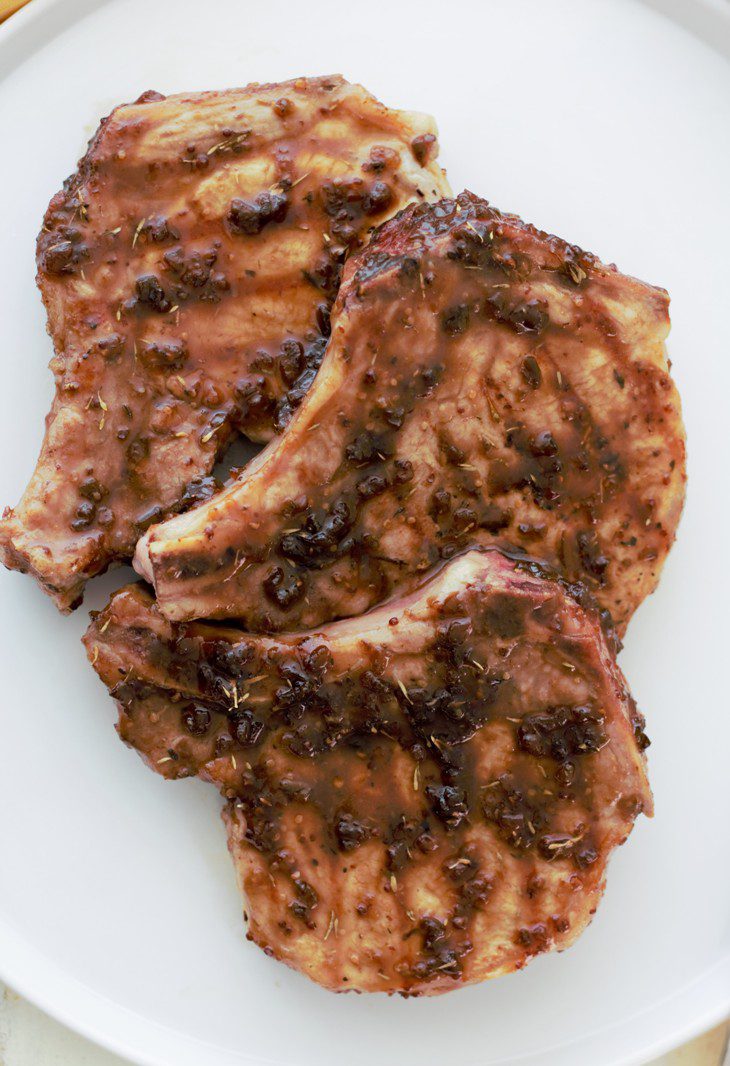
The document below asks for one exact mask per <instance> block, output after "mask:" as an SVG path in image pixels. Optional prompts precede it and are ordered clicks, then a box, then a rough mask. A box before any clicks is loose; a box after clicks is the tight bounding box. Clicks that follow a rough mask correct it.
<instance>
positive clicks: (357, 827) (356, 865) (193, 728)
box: [86, 552, 650, 994]
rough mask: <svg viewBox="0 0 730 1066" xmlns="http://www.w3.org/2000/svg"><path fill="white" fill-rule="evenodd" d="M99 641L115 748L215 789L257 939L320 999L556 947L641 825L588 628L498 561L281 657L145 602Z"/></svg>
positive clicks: (586, 619) (472, 562) (292, 640)
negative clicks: (425, 888)
mask: <svg viewBox="0 0 730 1066" xmlns="http://www.w3.org/2000/svg"><path fill="white" fill-rule="evenodd" d="M348 625H349V628H348ZM416 625H418V626H420V628H419V629H418V630H416V629H415V628H414V627H415V626H416ZM416 632H417V634H418V635H417V636H415V637H411V636H410V634H411V633H416ZM86 644H87V648H88V651H89V655H90V658H91V661H92V663H94V665H95V667H96V669H97V670H98V672H99V673H100V675H101V677H102V678H103V680H104V681H105V683H106V684H107V685H108V686H109V688H110V690H111V692H112V695H113V696H114V697H115V698H116V700H117V701H118V704H119V706H120V709H121V714H120V724H119V729H120V733H121V735H122V737H123V738H124V739H125V740H126V741H127V742H128V743H130V744H132V745H133V746H135V747H136V748H138V750H140V752H141V753H142V754H143V755H144V756H145V758H146V759H147V761H148V762H149V763H150V765H151V766H152V768H153V769H155V770H156V771H157V772H159V773H162V774H164V775H165V776H167V777H173V778H177V777H186V776H189V775H191V774H200V775H201V776H203V777H205V778H207V779H210V780H212V781H213V782H215V783H216V784H217V785H218V787H219V788H220V789H221V791H222V793H223V795H224V797H225V798H226V800H227V804H228V808H227V811H228V813H227V819H228V822H229V831H230V832H231V834H232V848H233V851H234V855H235V857H236V859H237V863H238V864H239V876H240V877H241V879H242V884H243V888H244V891H245V893H246V895H247V897H248V904H247V906H248V907H249V908H250V913H251V920H252V926H251V929H252V935H253V936H254V938H255V939H256V940H257V942H259V943H260V944H262V946H264V948H265V949H268V950H270V952H271V953H273V954H276V955H277V956H279V957H282V958H284V959H286V960H287V961H289V962H290V963H291V964H292V965H294V966H296V967H297V968H300V969H303V970H304V971H305V972H307V973H309V975H310V976H312V977H314V978H315V980H318V981H320V982H321V983H323V984H325V985H327V986H328V987H333V988H337V989H346V988H348V987H355V988H362V989H366V990H367V989H382V990H387V991H395V990H397V991H401V992H404V993H408V994H417V993H422V992H426V993H428V992H433V991H442V990H446V989H448V988H449V987H453V986H454V985H455V984H457V983H464V982H467V981H473V980H479V979H481V978H483V977H485V976H489V975H490V974H493V973H495V972H502V971H504V970H507V969H513V968H515V967H518V966H521V965H524V962H525V961H526V960H527V959H528V958H530V957H531V956H532V955H534V954H536V953H538V952H540V951H544V950H547V949H548V948H550V947H555V946H558V947H559V946H565V945H566V944H567V943H568V942H570V940H572V939H573V937H574V936H576V935H577V933H578V932H579V931H580V929H581V928H582V926H583V924H585V922H586V921H587V920H588V918H589V915H590V913H592V910H593V909H594V908H595V904H596V900H597V897H598V894H599V893H600V885H601V882H602V877H603V870H604V866H605V861H606V859H607V857H608V853H609V851H610V850H611V848H612V847H613V846H614V845H615V844H617V843H619V842H621V841H622V840H623V839H624V838H625V837H626V835H627V834H628V832H629V829H630V826H631V822H632V820H633V818H634V817H635V816H636V814H638V813H639V811H640V810H642V809H644V808H647V809H650V795H649V792H648V788H647V786H646V782H645V779H644V776H643V767H642V759H641V756H640V754H639V748H638V746H637V744H636V741H635V740H634V737H633V735H632V724H631V714H632V704H631V701H630V697H629V695H628V693H627V691H626V689H625V684H624V682H623V679H622V678H621V675H620V673H619V671H618V668H617V667H616V665H615V662H614V661H613V660H612V657H611V654H610V652H609V649H608V646H607V645H606V643H605V640H604V638H603V637H602V635H601V630H600V627H599V625H598V622H597V619H596V617H595V616H594V615H593V614H591V613H587V612H585V611H584V610H583V609H582V608H580V607H579V606H578V605H577V604H576V603H575V602H574V601H573V600H571V599H570V598H569V597H568V596H567V594H566V593H565V592H564V591H563V589H562V588H561V586H560V585H559V584H557V583H552V582H549V581H547V580H545V579H544V578H540V577H535V576H533V575H531V574H526V573H523V572H521V571H520V570H519V569H518V568H517V566H516V564H515V563H514V562H513V561H512V560H509V559H507V558H506V557H504V556H502V555H499V554H497V553H494V552H486V553H484V554H479V553H470V554H468V555H467V556H464V557H461V558H459V559H457V560H454V561H453V562H452V563H450V564H448V565H447V566H445V567H443V568H442V569H441V571H440V572H439V573H438V574H437V575H435V576H432V577H431V578H430V579H429V580H428V581H427V582H426V583H425V584H424V585H423V586H422V587H421V589H420V590H419V591H418V592H417V593H415V594H414V595H413V597H411V599H410V600H409V601H407V602H393V603H392V604H391V605H386V607H384V608H381V609H379V610H378V611H377V612H373V613H372V614H371V615H366V616H364V617H363V618H362V619H360V620H358V625H357V626H356V627H355V626H354V625H351V624H348V623H344V624H339V625H338V624H335V625H333V626H330V627H325V629H323V630H322V631H321V632H319V633H312V634H311V635H303V636H300V637H286V638H281V639H279V640H276V639H271V638H266V637H255V636H251V635H249V634H243V633H237V632H236V631H235V630H231V629H226V628H222V627H218V628H216V627H215V626H213V625H210V624H207V625H202V624H191V625H187V626H177V627H171V626H170V625H169V624H168V623H166V622H164V620H163V619H162V617H161V616H160V615H159V613H158V612H157V611H156V610H155V608H154V606H153V605H152V601H151V599H150V597H149V596H148V594H147V593H145V592H144V591H142V589H141V587H140V586H137V587H131V588H129V589H127V590H122V592H121V593H119V594H117V596H116V597H115V598H113V599H112V602H111V604H110V605H109V607H107V609H106V610H105V611H104V612H102V614H101V615H99V616H98V617H97V618H96V619H95V621H94V622H93V624H92V627H91V629H90V631H89V633H88V635H87V637H86ZM297 825H300V826H301V828H300V829H299V830H297V829H296V826H297ZM292 827H294V829H293V831H292ZM349 875H351V876H349ZM425 884H428V885H429V886H430V888H429V892H430V893H431V896H430V897H429V898H430V899H431V903H430V904H429V905H426V904H425V903H424V902H421V903H419V902H418V900H419V899H420V897H419V891H420V889H419V886H421V885H425ZM272 886H274V887H273V888H272ZM434 894H435V896H434ZM384 912H387V915H388V917H387V921H386V925H387V931H386V930H385V929H383V927H382V926H381V924H380V921H381V918H382V916H383V914H384ZM334 918H337V921H338V928H339V934H338V935H339V937H340V938H344V939H343V942H342V943H340V942H339V941H337V940H336V939H335V940H334V941H333V943H332V944H329V942H328V944H327V946H326V948H322V945H323V943H324V941H323V938H324V940H327V936H326V933H327V929H328V926H330V925H331V923H332V922H333V921H334ZM363 938H364V939H365V941H367V942H368V946H367V947H365V946H363ZM505 938H506V940H505ZM371 940H372V941H373V943H370V941H371ZM505 944H506V946H505ZM500 945H501V946H500ZM320 949H322V950H323V951H324V956H323V957H321V958H320ZM353 955H354V956H357V958H358V960H359V961H358V962H357V963H353V962H352V956H353Z"/></svg>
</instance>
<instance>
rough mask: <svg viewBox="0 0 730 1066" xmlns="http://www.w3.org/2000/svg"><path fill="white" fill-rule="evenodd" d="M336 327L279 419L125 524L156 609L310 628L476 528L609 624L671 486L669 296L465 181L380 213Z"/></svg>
mask: <svg viewBox="0 0 730 1066" xmlns="http://www.w3.org/2000/svg"><path fill="white" fill-rule="evenodd" d="M332 323H333V329H332V336H331V339H330V341H329V345H328V349H327V353H326V356H325V360H324V363H323V365H322V369H321V370H320V372H319V375H318V377H317V380H316V383H315V385H314V388H313V389H312V390H311V391H310V393H309V395H308V396H307V399H306V402H305V403H304V404H303V406H302V407H301V408H300V410H299V412H298V413H297V415H296V417H295V418H294V419H293V420H292V422H291V424H290V425H289V427H288V429H287V431H286V433H285V434H284V435H283V436H282V437H281V438H279V439H278V440H277V441H275V442H274V443H273V444H272V445H270V446H269V447H268V449H266V450H265V451H264V452H262V453H261V454H260V455H259V456H258V457H257V458H256V459H255V460H254V461H253V463H252V464H251V465H250V466H249V467H248V468H246V469H245V470H244V472H243V474H242V475H241V477H240V478H239V479H238V480H237V481H236V482H234V483H233V484H232V485H230V486H229V487H228V488H227V489H226V490H225V491H224V492H222V493H221V494H220V495H218V496H216V497H214V498H213V499H211V500H210V501H209V502H207V503H205V504H203V505H201V506H200V507H198V508H196V509H194V510H192V511H190V512H188V513H187V514H185V515H182V516H181V517H178V518H173V519H171V520H170V521H169V522H166V523H162V524H160V525H157V526H154V527H153V528H152V529H151V530H150V531H149V533H148V534H147V535H146V537H145V538H144V539H143V540H142V541H141V542H140V545H139V546H138V550H137V556H136V563H135V565H136V567H137V569H138V570H139V571H140V573H142V574H143V575H144V576H145V577H147V578H148V579H149V580H150V581H152V582H153V583H154V586H155V590H156V593H157V598H158V603H159V606H160V609H161V610H162V611H163V613H164V614H165V615H167V616H168V617H169V618H171V619H185V618H191V617H209V618H225V617H230V618H233V617H235V618H238V619H241V620H242V622H243V623H244V624H245V626H246V627H247V628H249V629H255V630H257V631H279V630H292V629H296V628H301V627H309V626H317V625H320V624H321V623H323V622H326V621H329V620H331V619H334V618H338V617H343V616H346V615H355V614H357V613H359V612H361V611H364V610H367V609H368V608H369V607H370V606H371V605H372V604H374V603H375V602H377V601H379V600H381V599H382V598H383V597H384V596H387V595H388V594H390V593H391V592H392V591H393V590H394V589H396V588H401V589H405V588H407V587H408V586H409V583H412V582H413V581H414V580H417V579H418V575H419V574H420V573H422V572H423V571H425V570H427V569H428V568H429V567H431V566H433V565H434V564H435V563H436V562H437V561H438V560H442V559H447V558H449V557H450V556H451V555H453V554H454V553H455V552H457V551H460V550H463V549H464V547H465V546H467V545H468V544H470V543H474V542H476V543H480V544H485V545H486V544H496V545H511V546H513V547H514V548H517V549H519V550H521V551H523V552H526V553H529V554H530V555H534V556H537V557H539V558H540V559H542V560H544V561H547V562H548V563H549V564H551V565H553V566H555V567H556V568H557V569H558V570H559V571H560V572H562V573H563V574H564V575H565V576H566V577H567V578H568V579H569V580H571V581H573V580H577V581H580V582H583V583H586V584H587V585H588V586H589V587H590V588H591V589H592V590H593V592H594V594H595V596H596V598H597V600H598V602H599V603H600V605H601V606H602V607H603V608H604V609H606V610H607V611H608V612H610V613H611V615H612V616H613V619H614V622H615V623H616V626H617V627H618V629H619V630H621V631H623V630H624V628H625V626H626V624H627V622H628V620H629V618H630V617H631V614H632V613H633V611H634V610H635V609H636V607H637V606H638V605H639V603H641V601H642V599H643V598H644V597H645V596H646V595H647V594H648V593H649V592H651V591H652V590H653V589H654V587H655V585H656V583H657V581H658V578H659V573H660V570H661V567H662V564H663V562H664V559H665V557H666V554H667V552H668V550H669V548H670V546H671V544H672V542H673V539H674V536H675V530H676V527H677V523H678V520H679V516H680V512H681V509H682V503H683V499H684V487H685V464H684V455H685V449H684V428H683V425H682V419H681V413H680V403H679V397H678V394H677V391H676V389H675V387H674V384H673V382H672V380H671V378H670V376H669V365H668V362H667V357H666V354H665V350H664V339H665V337H666V335H667V332H668V329H669V316H668V297H667V294H666V292H665V291H664V290H663V289H657V288H653V287H652V286H650V285H646V284H644V283H643V282H641V281H637V280H635V279H634V278H630V277H626V276H625V275H623V274H620V273H619V272H618V270H617V269H616V268H615V267H612V266H611V267H607V266H604V265H603V264H602V263H601V262H599V260H597V259H596V258H595V257H594V256H592V255H590V254H588V253H586V252H583V251H581V250H580V249H578V248H576V247H574V246H572V245H568V244H566V243H565V242H564V241H562V240H559V239H558V238H557V237H552V236H549V235H548V234H545V233H542V232H540V231H538V230H536V229H534V228H533V227H532V226H529V225H526V224H525V223H523V222H521V221H520V219H518V218H516V217H514V216H512V215H503V214H501V213H500V212H499V211H497V210H495V209H494V208H493V207H490V206H489V205H488V204H487V203H486V201H484V200H480V199H478V198H477V197H476V196H473V195H471V194H469V193H463V194H462V195H461V196H459V197H458V198H457V199H456V200H444V201H442V202H441V203H438V204H429V205H418V206H412V207H409V208H407V209H406V210H405V211H404V212H402V213H401V214H400V215H399V216H398V217H397V218H395V219H393V220H392V221H390V222H388V223H386V224H385V225H383V226H382V227H380V229H379V230H378V232H377V234H376V235H375V236H374V238H373V240H371V242H370V244H369V245H368V246H367V247H366V248H365V249H364V250H363V251H362V252H360V253H359V254H358V255H356V256H353V257H352V258H351V259H350V260H349V261H348V263H347V266H346V268H345V274H344V277H343V283H342V287H341V289H340V293H339V296H338V298H337V301H336V304H335V307H334V309H333V316H332Z"/></svg>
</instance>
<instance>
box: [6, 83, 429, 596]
mask: <svg viewBox="0 0 730 1066" xmlns="http://www.w3.org/2000/svg"><path fill="white" fill-rule="evenodd" d="M435 156H436V141H435V136H434V127H433V124H432V122H431V120H430V119H427V118H424V117H423V116H418V115H412V114H408V113H405V112H398V111H391V110H389V109H387V108H386V107H384V106H383V105H382V104H380V103H378V101H377V100H375V99H374V97H372V96H371V95H370V94H369V93H367V92H366V91H365V90H364V89H362V88H361V87H360V86H356V85H349V84H348V83H347V82H345V81H343V80H342V79H341V78H339V77H330V78H313V79H304V78H302V79H299V80H297V81H293V82H287V83H283V84H278V85H253V86H250V87H248V88H246V89H240V90H232V91H228V92H210V93H196V94H188V95H182V96H171V97H168V98H167V99H165V98H163V97H161V96H159V94H156V93H151V94H145V96H144V97H142V98H140V100H139V101H137V103H135V104H131V105H126V106H123V107H119V108H117V109H116V110H115V111H114V112H113V113H112V114H111V115H110V116H109V118H107V119H105V120H104V121H103V122H102V124H101V126H100V128H99V130H98V132H97V134H96V136H95V137H94V139H93V140H92V141H91V144H90V146H89V150H88V152H87V154H86V155H85V156H84V158H83V159H82V160H81V162H80V164H79V167H78V170H77V171H76V173H75V174H74V175H73V176H72V177H71V178H69V180H68V181H67V182H66V184H65V186H64V189H63V191H62V192H60V193H59V194H58V195H57V196H55V197H54V198H53V200H52V201H51V204H50V206H49V208H48V212H47V214H46V217H45V221H44V225H43V229H42V232H41V234H40V236H39V238H38V283H39V285H40V288H41V292H42V294H43V299H44V302H45V305H46V309H47V312H48V328H49V332H50V334H51V336H52V338H53V343H54V347H55V351H56V355H55V358H54V360H53V362H52V364H51V367H52V369H53V372H54V375H55V378H56V397H55V400H54V403H53V407H52V409H51V412H50V414H49V416H48V420H47V431H46V437H45V441H44V443H43V447H42V451H41V455H40V458H39V460H38V465H37V467H36V470H35V473H34V474H33V477H32V478H31V481H30V484H29V486H28V488H27V490H26V492H25V495H24V496H23V498H22V500H21V502H20V504H19V505H18V506H17V507H16V508H15V510H14V511H8V512H6V515H5V518H4V520H3V522H2V524H1V525H0V551H1V552H2V557H3V558H4V561H5V564H6V566H9V567H12V568H15V569H18V570H23V571H29V572H31V573H32V574H33V575H34V576H35V577H36V578H37V579H38V581H39V582H40V583H41V584H42V585H43V587H44V588H45V589H46V591H47V592H49V593H50V594H51V595H52V596H53V597H54V598H55V600H56V602H57V603H58V605H59V607H61V608H62V609H64V610H66V609H69V608H71V607H73V606H75V605H76V604H77V602H79V600H80V598H81V594H82V590H83V586H84V583H85V581H86V580H87V579H88V578H89V577H90V576H92V575H94V574H97V573H99V572H101V571H103V570H104V569H106V567H107V566H108V565H109V564H110V563H111V562H113V561H115V560H119V559H124V558H128V557H129V556H130V555H131V554H132V552H133V550H134V545H135V543H136V541H137V539H138V537H139V536H140V534H141V533H142V531H143V530H144V529H146V528H147V527H148V526H149V525H150V524H151V523H152V522H153V521H158V520H160V519H161V518H164V517H166V516H167V515H169V514H170V513H171V512H175V511H177V510H179V509H180V508H181V507H182V508H184V507H186V506H189V505H190V504H191V503H192V502H195V501H199V500H200V499H204V498H206V497H207V496H209V495H210V494H211V492H212V491H213V490H214V488H215V486H214V485H213V484H212V483H211V482H208V481H206V480H205V478H206V477H207V475H209V474H210V471H211V470H212V467H213V465H214V462H215V460H216V457H217V456H219V455H220V453H221V452H222V451H223V450H224V448H225V447H226V445H227V443H228V442H229V440H230V438H231V436H232V435H233V434H234V433H236V432H242V433H244V434H246V435H247V436H248V437H250V438H251V439H252V440H255V441H265V440H268V439H269V438H270V437H271V436H272V434H273V433H274V432H277V431H280V430H281V429H282V428H283V427H284V426H285V425H286V424H287V422H288V421H289V418H290V417H291V414H292V411H293V410H294V409H295V408H296V407H297V405H298V404H299V402H300V401H301V399H302V397H303V395H304V394H305V392H306V390H307V388H308V387H309V385H310V384H311V381H312V379H313V377H314V374H315V373H316V370H317V367H318V365H319V362H320V361H321V358H322V353H323V351H324V346H325V338H326V336H327V334H328V332H329V309H330V306H331V304H332V301H333V299H334V296H335V294H336V292H337V287H338V284H339V278H340V272H341V269H342V262H343V260H344V258H345V256H346V254H347V253H348V252H349V251H350V250H351V249H352V248H355V247H357V246H358V245H359V244H360V243H361V242H362V241H363V240H364V239H365V238H366V237H367V234H368V231H369V230H370V228H371V227H372V226H374V225H375V224H376V223H378V222H382V221H383V220H384V219H386V218H388V217H389V216H390V215H391V214H393V213H394V212H395V211H397V210H398V209H399V208H401V207H403V206H404V205H405V204H407V203H408V202H409V201H411V200H413V199H418V198H430V199H434V198H437V197H439V196H442V195H444V194H445V193H448V186H447V184H446V182H445V179H444V176H443V174H442V172H441V170H440V168H439V167H438V166H437V165H436V163H435V161H434V160H435ZM201 479H202V480H201Z"/></svg>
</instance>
